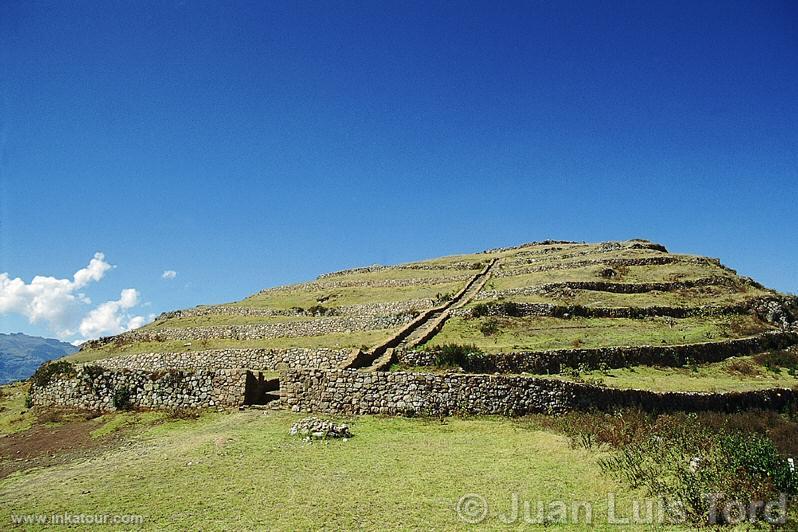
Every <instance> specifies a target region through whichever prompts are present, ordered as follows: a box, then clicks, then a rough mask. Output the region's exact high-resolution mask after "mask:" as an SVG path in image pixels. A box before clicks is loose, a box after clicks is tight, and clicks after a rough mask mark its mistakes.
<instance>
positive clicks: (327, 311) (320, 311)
mask: <svg viewBox="0 0 798 532" xmlns="http://www.w3.org/2000/svg"><path fill="white" fill-rule="evenodd" d="M306 312H307V313H308V314H310V315H311V316H334V315H335V314H337V313H338V311H337V310H335V309H334V308H329V307H325V306H323V305H313V306H312V307H308V309H307V311H306Z"/></svg>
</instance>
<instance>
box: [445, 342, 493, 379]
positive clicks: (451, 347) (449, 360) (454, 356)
mask: <svg viewBox="0 0 798 532" xmlns="http://www.w3.org/2000/svg"><path fill="white" fill-rule="evenodd" d="M432 351H433V353H434V354H435V365H436V366H440V367H456V366H459V367H460V368H462V369H463V370H465V371H468V372H471V373H476V372H480V371H486V369H487V367H486V358H485V357H486V355H485V353H483V352H482V351H481V350H480V349H479V348H478V347H477V346H475V345H460V344H444V345H442V346H440V347H434V348H432Z"/></svg>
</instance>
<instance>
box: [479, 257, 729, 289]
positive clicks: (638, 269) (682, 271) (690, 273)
mask: <svg viewBox="0 0 798 532" xmlns="http://www.w3.org/2000/svg"><path fill="white" fill-rule="evenodd" d="M606 268H607V267H606V266H604V265H601V264H598V265H594V266H583V267H579V268H568V269H554V270H544V271H540V272H532V273H522V274H519V275H513V276H508V277H496V278H494V279H492V280H491V284H492V285H493V286H494V287H495V289H497V290H506V289H510V288H522V287H526V286H533V285H538V284H546V283H562V282H566V281H607V280H611V281H613V282H621V283H657V282H672V281H684V280H688V279H701V278H704V277H715V276H717V277H729V278H732V277H734V276H733V275H732V274H731V273H730V272H728V271H727V270H724V269H723V268H720V267H719V266H714V265H707V264H695V263H689V262H676V263H673V264H663V265H645V266H627V267H624V268H618V269H617V271H618V272H619V275H618V276H616V277H613V278H611V279H606V278H604V277H602V276H601V275H600V272H601V271H602V270H604V269H606Z"/></svg>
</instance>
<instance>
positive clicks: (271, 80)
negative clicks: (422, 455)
mask: <svg viewBox="0 0 798 532" xmlns="http://www.w3.org/2000/svg"><path fill="white" fill-rule="evenodd" d="M0 61H2V69H1V70H0V96H1V98H0V120H1V121H2V122H1V123H0V194H1V195H0V222H1V223H2V225H1V226H0V273H2V272H6V273H7V275H6V283H7V285H8V283H11V280H13V279H16V278H20V282H22V283H23V284H22V285H19V282H17V285H16V288H17V289H19V290H21V292H18V293H15V294H16V295H15V296H14V297H17V299H16V300H15V301H11V302H10V299H9V298H10V297H11V296H9V295H8V294H6V300H5V309H6V310H5V313H4V314H2V315H0V331H2V332H9V331H23V332H27V333H32V334H42V335H48V336H52V335H54V334H55V332H54V330H55V329H57V328H59V327H61V329H62V331H61V332H62V333H63V329H65V328H66V329H70V330H71V331H73V332H74V331H76V329H75V328H74V327H76V326H77V323H78V322H79V321H81V322H82V321H85V318H86V316H87V315H88V313H89V312H91V311H92V310H96V309H97V308H98V306H100V305H101V304H102V303H104V302H116V303H117V305H116V306H113V305H111V307H112V308H105V309H104V310H105V311H107V312H106V315H105V318H113V317H114V316H116V317H120V319H121V320H122V321H120V322H119V323H121V325H122V326H126V324H127V323H128V322H129V320H130V319H131V318H135V317H136V316H141V317H142V318H145V319H146V317H148V316H149V315H150V314H153V313H159V312H161V311H164V310H170V309H174V308H182V307H189V306H193V305H196V304H203V303H217V302H224V301H230V300H236V299H240V298H242V297H244V296H246V295H248V294H250V293H253V292H255V291H257V290H259V289H261V288H263V287H267V286H272V285H277V284H283V283H291V282H296V281H301V280H306V279H308V278H311V277H313V276H315V275H317V274H319V273H322V272H326V271H331V270H336V269H341V268H345V267H350V266H356V265H364V264H372V263H395V262H400V261H406V260H412V259H417V258H423V257H430V256H438V255H444V254H450V253H456V252H467V251H473V250H480V249H484V248H488V247H494V246H500V245H510V244H516V243H520V242H525V241H530V240H541V239H546V238H558V239H573V240H588V241H598V240H609V239H626V238H633V237H644V238H649V239H651V240H656V241H660V242H663V243H665V244H666V245H667V246H668V247H669V248H670V249H671V250H672V251H677V252H687V253H698V254H703V255H710V256H717V257H720V258H721V259H722V260H723V261H724V262H725V263H726V264H728V265H730V266H731V267H734V268H737V269H738V270H739V271H740V272H741V273H743V274H746V275H752V276H754V277H755V278H757V279H759V280H761V281H763V282H764V283H765V284H767V285H768V286H771V287H774V288H778V289H780V290H784V291H792V292H796V291H798V273H796V268H795V264H796V259H798V236H796V227H798V209H796V207H795V203H796V200H798V127H796V123H798V5H796V4H795V3H794V2H789V1H783V2H768V1H756V2H696V1H690V2H650V3H646V2H606V1H604V2H519V3H512V2H503V3H496V2H429V1H425V2H410V1H401V2H352V1H346V2H295V1H292V2H276V3H271V2H235V1H233V2H195V1H190V2H182V1H181V2H166V1H158V2H149V1H140V2H114V1H103V2H86V1H77V2H4V3H2V5H0ZM96 252H102V253H103V254H104V258H103V259H102V260H101V261H100V262H101V263H102V264H108V265H113V266H115V267H114V268H110V269H109V268H105V267H104V266H102V264H101V263H100V262H97V263H95V266H97V268H99V269H96V270H93V271H96V272H99V271H100V270H102V271H103V274H102V276H101V278H100V279H98V280H92V281H91V282H87V283H86V284H85V286H83V285H81V286H77V285H76V284H75V282H74V280H72V276H73V274H74V273H75V272H76V271H78V270H79V269H81V268H85V267H86V266H87V265H88V264H89V261H90V260H91V259H92V257H94V255H95V253H96ZM104 268H105V269H104ZM165 270H174V271H175V272H177V275H176V277H175V278H174V279H163V278H162V274H163V272H164V271H165ZM36 275H39V276H48V277H52V278H54V280H58V279H61V280H67V283H69V282H72V283H73V284H72V285H69V286H67V284H64V283H60V284H59V283H51V282H50V284H52V285H53V286H55V287H61V288H60V289H61V290H62V293H61V295H64V294H66V295H67V296H69V295H70V294H71V295H72V296H74V299H73V300H69V301H68V303H69V305H68V306H69V309H67V310H66V311H65V312H67V313H68V315H65V316H62V318H63V320H64V323H61V324H58V325H59V326H58V327H57V326H56V324H53V323H51V322H48V321H47V320H46V319H44V318H42V317H41V314H37V316H38V318H36V319H38V320H39V321H37V322H36V323H30V318H31V316H32V314H31V311H30V310H28V311H21V310H20V308H21V307H20V306H24V304H25V301H26V300H24V297H28V298H30V297H33V296H31V294H32V293H33V292H35V290H33V289H31V288H30V283H31V282H32V279H33V277H34V276H36ZM86 275H88V274H86ZM69 280H71V281H69ZM48 282H49V281H48ZM48 282H44V283H43V284H42V285H41V286H39V287H38V288H37V290H38V289H41V290H44V291H45V292H46V291H47V290H50V288H49V285H48ZM8 286H10V285H8ZM7 288H8V287H7ZM128 288H132V289H135V290H136V297H135V298H133V297H132V294H131V293H129V292H128V293H127V296H125V297H127V299H125V297H123V294H122V290H123V289H128ZM8 289H9V290H10V288H8ZM64 291H65V292H64ZM36 293H38V292H36ZM46 293H49V292H46ZM78 293H83V294H85V295H86V297H87V298H88V299H90V300H91V302H90V303H89V302H86V301H85V300H84V301H80V300H79V299H78V298H77V297H78V296H77V294H78ZM20 294H22V295H21V296H20ZM23 296H24V297H23ZM20 297H21V298H22V299H19V298H20ZM67 299H69V298H68V297H67ZM123 300H124V301H127V303H120V302H123ZM28 302H29V300H28ZM62 302H63V301H62ZM3 304H4V303H3V299H2V297H0V310H2V309H3V308H4V307H3V306H2V305H3ZM66 321H70V323H71V325H70V326H69V327H67V326H66ZM98 327H99V326H98ZM90 329H91V328H90V327H89V328H87V329H86V330H87V331H88V330H90ZM94 330H99V329H96V328H95V329H94ZM62 336H63V337H66V338H67V339H71V340H74V339H79V338H81V337H82V336H81V334H80V333H79V332H74V334H72V335H71V336H70V335H64V334H62Z"/></svg>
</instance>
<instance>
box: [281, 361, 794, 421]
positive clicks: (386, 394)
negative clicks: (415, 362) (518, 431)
mask: <svg viewBox="0 0 798 532" xmlns="http://www.w3.org/2000/svg"><path fill="white" fill-rule="evenodd" d="M283 379H284V381H283V382H284V383H283V390H284V400H285V402H286V403H287V404H288V405H289V406H290V407H291V409H292V410H293V411H295V412H324V413H336V414H349V415H351V414H387V415H409V416H415V415H422V416H438V415H452V414H482V415H510V416H518V415H524V414H532V413H548V414H553V413H563V412H567V411H570V410H583V409H594V408H595V409H604V410H611V409H615V408H620V407H630V406H639V407H642V408H644V409H646V410H655V411H669V410H686V411H696V410H721V411H734V410H739V409H746V408H768V409H780V408H784V407H785V406H787V405H789V404H792V403H794V401H795V392H793V391H792V390H789V389H773V390H765V391H757V392H743V393H725V394H724V393H719V394H712V393H655V392H648V391H643V390H617V389H613V388H604V387H601V386H594V385H589V384H582V383H573V382H567V381H562V380H555V379H544V378H531V377H515V376H507V375H462V374H456V373H451V374H444V375H440V374H424V373H407V372H362V371H356V370H331V371H324V370H312V369H296V370H289V371H288V372H286V374H285V375H284V377H283Z"/></svg>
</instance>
